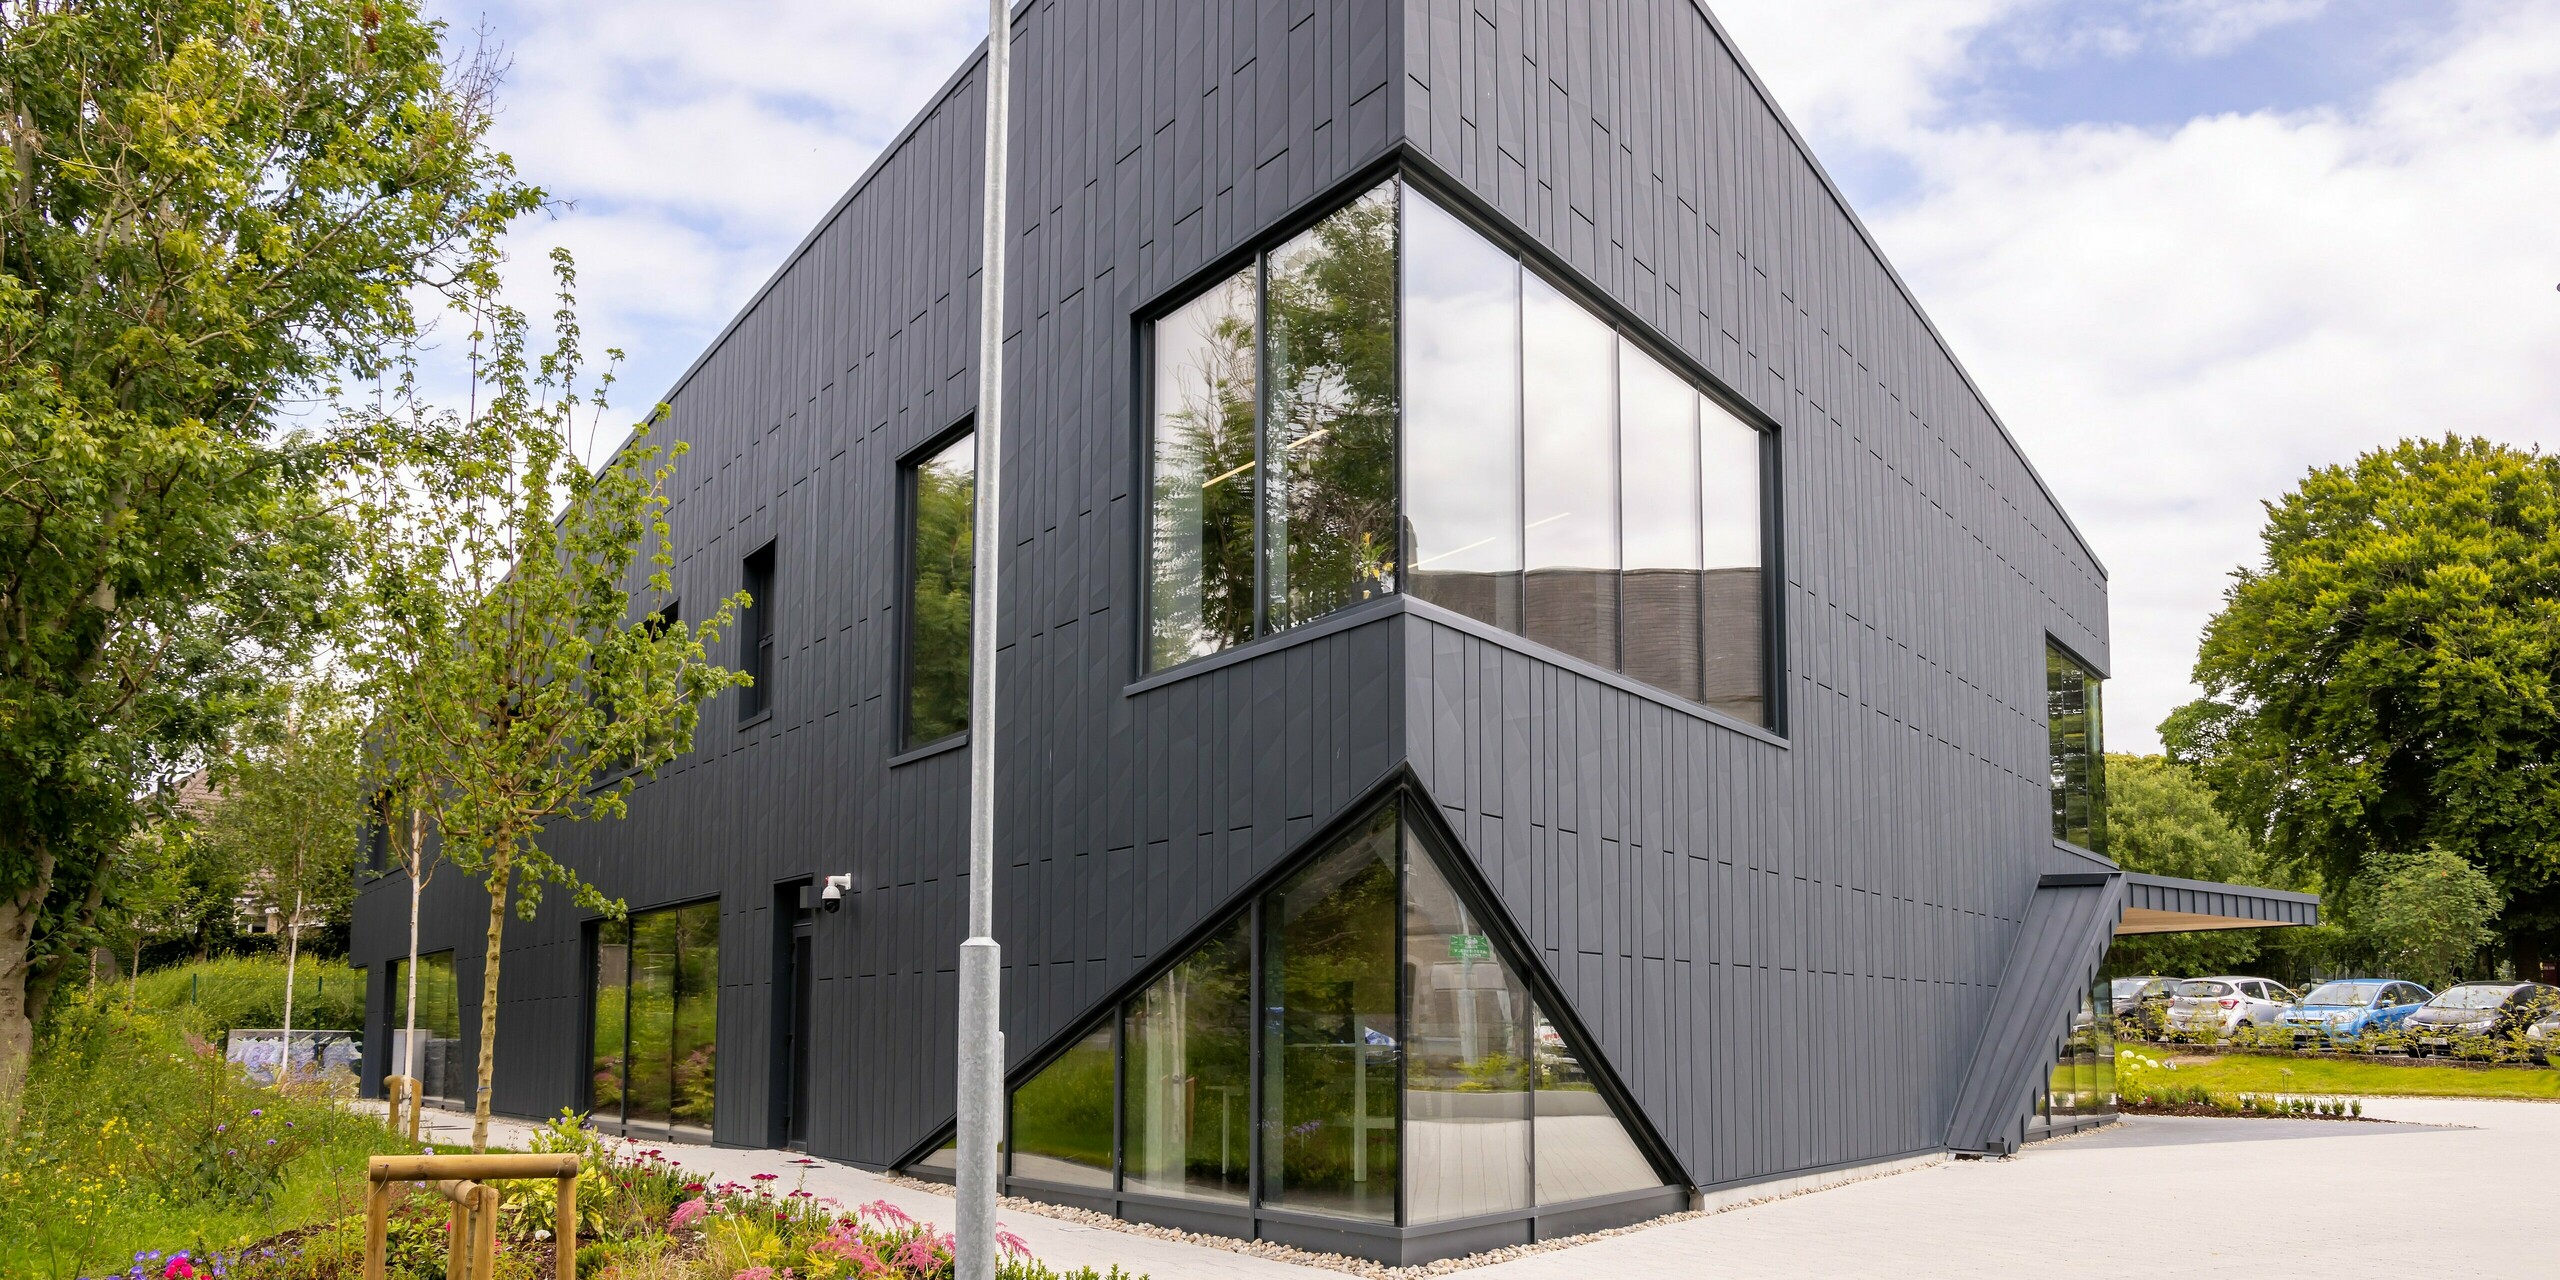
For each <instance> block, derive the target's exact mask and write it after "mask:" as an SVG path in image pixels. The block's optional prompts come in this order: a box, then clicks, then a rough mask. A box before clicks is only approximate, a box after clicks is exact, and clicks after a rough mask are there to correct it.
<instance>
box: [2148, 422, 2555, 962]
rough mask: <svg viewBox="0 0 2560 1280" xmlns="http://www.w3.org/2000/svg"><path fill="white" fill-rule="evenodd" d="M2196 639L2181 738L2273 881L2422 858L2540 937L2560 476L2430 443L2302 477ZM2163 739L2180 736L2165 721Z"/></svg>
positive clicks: (2547, 864)
mask: <svg viewBox="0 0 2560 1280" xmlns="http://www.w3.org/2000/svg"><path fill="white" fill-rule="evenodd" d="M2261 536H2262V538H2263V539H2264V542H2265V547H2266V555H2265V559H2264V560H2263V561H2262V562H2260V563H2259V564H2256V565H2253V566H2251V567H2249V568H2246V569H2244V570H2241V571H2240V572H2239V573H2237V574H2236V575H2234V581H2233V583H2232V585H2231V587H2230V588H2229V590H2228V591H2227V592H2226V593H2225V595H2224V605H2223V609H2222V612H2221V613H2220V614H2219V615H2217V616H2216V617H2215V618H2214V619H2213V621H2212V623H2211V624H2210V625H2209V626H2208V627H2207V629H2206V632H2205V637H2204V643H2203V647H2202V649H2201V651H2200V652H2199V654H2198V656H2197V658H2196V671H2195V674H2196V679H2197V681H2198V682H2199V683H2201V684H2202V685H2203V686H2204V688H2205V692H2206V695H2207V697H2208V699H2210V700H2211V701H2213V702H2217V703H2220V704H2222V709H2221V710H2215V709H2213V708H2204V709H2200V710H2198V711H2197V712H2195V713H2194V714H2192V715H2187V713H2181V714H2182V715H2184V716H2186V721H2185V723H2184V728H2185V729H2187V730H2190V731H2191V732H2190V733H2189V734H2188V735H2187V736H2189V737H2191V738H2192V739H2193V740H2194V742H2195V743H2196V744H2197V750H2198V754H2200V755H2202V754H2205V753H2210V758H2207V759H2205V760H2203V761H2201V763H2202V764H2203V766H2204V767H2205V768H2206V769H2207V771H2208V772H2211V773H2216V775H2217V776H2227V777H2228V778H2230V779H2231V780H2232V782H2233V784H2234V790H2235V792H2236V795H2237V798H2238V801H2239V805H2238V807H2239V808H2240V810H2241V811H2242V812H2243V813H2244V814H2246V813H2249V812H2252V811H2257V810H2263V812H2264V814H2265V818H2264V828H2263V829H2264V833H2265V837H2264V838H2265V841H2266V849H2267V852H2268V853H2269V855H2270V856H2272V857H2273V858H2275V859H2276V860H2277V861H2279V862H2282V863H2287V864H2294V865H2302V866H2312V867H2317V868H2318V869H2319V870H2320V872H2321V876H2322V879H2323V880H2325V881H2326V882H2327V883H2329V884H2333V885H2339V884H2346V883H2348V882H2349V881H2350V880H2352V879H2353V878H2354V877H2355V876H2356V875H2357V874H2358V873H2359V872H2362V871H2363V870H2364V869H2365V868H2366V867H2367V865H2368V864H2375V863H2376V860H2377V859H2380V858H2384V857H2386V856H2389V855H2403V854H2411V853H2415V852H2416V851H2418V850H2422V849H2425V848H2427V847H2428V846H2430V845H2435V846H2440V847H2441V848H2443V849H2445V850H2447V851H2450V852H2452V853H2454V854H2456V855H2458V856H2460V857H2462V858H2463V859H2465V860H2467V861H2469V862H2470V863H2471V864H2472V865H2473V866H2476V867H2478V868H2479V869H2480V870H2481V871H2482V872H2484V873H2486V874H2487V876H2488V877H2489V879H2490V880H2491V881H2492V882H2493V883H2494V884H2495V885H2496V886H2497V887H2498V888H2499V889H2500V890H2501V892H2502V893H2503V894H2504V896H2505V899H2506V902H2507V904H2508V905H2507V907H2506V912H2505V915H2504V917H2503V919H2502V920H2501V922H2500V923H2501V925H2502V932H2504V934H2505V935H2506V937H2507V940H2508V942H2509V943H2510V944H2511V945H2512V946H2513V947H2514V948H2515V950H2516V953H2517V955H2518V958H2519V959H2520V960H2529V959H2530V958H2531V957H2532V956H2534V955H2535V954H2538V953H2539V952H2540V951H2542V950H2544V949H2545V948H2547V947H2548V946H2549V945H2550V943H2551V942H2552V941H2553V940H2554V938H2555V937H2560V771H2555V770H2553V769H2552V768H2551V767H2550V762H2551V761H2552V760H2553V759H2554V758H2555V757H2560V680H2555V677H2556V676H2560V459H2554V458H2551V457H2548V456H2546V455H2543V454H2540V453H2537V452H2532V451H2528V450H2520V449H2515V448H2511V447H2508V446H2505V445H2499V444H2493V443H2491V442H2489V441H2486V440H2477V439H2472V440H2465V439H2458V438H2455V437H2451V436H2448V437H2446V438H2444V439H2441V440H2410V441H2404V442H2402V443H2400V444H2398V445H2394V446H2392V447H2390V448H2388V449H2381V450H2377V451H2375V452H2372V453H2368V454H2365V455H2364V456H2362V457H2359V458H2358V459H2356V461H2355V462H2354V463H2353V464H2351V465H2348V466H2339V467H2324V468H2321V469H2318V470H2315V471H2313V472H2312V473H2311V474H2309V475H2308V476H2305V477H2304V478H2303V480H2302V483H2301V485H2300V486H2299V487H2298V488H2297V489H2295V491H2294V492H2292V493H2289V494H2286V495H2285V496H2284V497H2283V498H2281V499H2279V500H2278V501H2276V502H2274V503H2271V504H2269V506H2268V508H2267V527H2266V530H2265V532H2264V533H2263V534H2262V535H2261ZM2173 723H2178V722H2177V721H2176V720H2175V719H2174V718H2173Z"/></svg>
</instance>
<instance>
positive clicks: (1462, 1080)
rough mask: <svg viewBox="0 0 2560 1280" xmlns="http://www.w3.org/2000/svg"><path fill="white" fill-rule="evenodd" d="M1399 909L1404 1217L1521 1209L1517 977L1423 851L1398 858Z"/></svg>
mask: <svg viewBox="0 0 2560 1280" xmlns="http://www.w3.org/2000/svg"><path fill="white" fill-rule="evenodd" d="M1405 840H1406V843H1407V844H1408V845H1411V844H1412V843H1413V840H1414V837H1412V836H1411V835H1407V836H1406V837H1405ZM1404 921H1405V923H1404V938H1405V945H1404V979H1405V997H1404V998H1405V1036H1404V1043H1405V1068H1404V1071H1405V1093H1404V1148H1405V1149H1404V1166H1405V1170H1406V1189H1405V1220H1406V1221H1407V1222H1439V1221H1444V1220H1447V1219H1450V1218H1473V1217H1478V1216H1480V1215H1483V1214H1488V1213H1503V1212H1508V1211H1512V1210H1518V1209H1526V1208H1528V1207H1529V1124H1530V1112H1529V1071H1530V1065H1531V1063H1532V1061H1533V1059H1532V1057H1531V1052H1532V1050H1531V1042H1530V1035H1531V1031H1530V1026H1531V1023H1532V1022H1533V1021H1534V1019H1535V1016H1536V1015H1535V1014H1534V1013H1533V1012H1532V1011H1531V1008H1530V1004H1529V989H1528V988H1527V987H1526V986H1524V985H1523V984H1522V983H1521V981H1520V979H1519V977H1518V976H1517V975H1516V974H1514V973H1513V972H1512V971H1511V966H1510V965H1508V964H1505V963H1504V962H1503V960H1502V957H1501V956H1500V955H1499V954H1497V953H1496V952H1495V950H1494V946H1493V936H1492V930H1491V929H1489V928H1487V927H1486V925H1485V923H1484V921H1483V920H1482V919H1480V918H1478V917H1477V915H1476V913H1475V912H1474V911H1472V910H1470V909H1469V908H1468V906H1467V905H1466V902H1465V901H1464V900H1463V899H1461V898H1460V897H1459V896H1458V893H1457V890H1456V889H1454V888H1453V887H1451V886H1450V884H1449V881H1448V878H1447V877H1445V876H1443V875H1441V874H1440V869H1439V868H1438V867H1437V866H1434V865H1433V864H1432V860H1431V859H1429V858H1427V857H1413V856H1408V857H1407V858H1406V861H1405V890H1404Z"/></svg>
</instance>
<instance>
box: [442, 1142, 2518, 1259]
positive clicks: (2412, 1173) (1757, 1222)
mask: <svg viewBox="0 0 2560 1280" xmlns="http://www.w3.org/2000/svg"><path fill="white" fill-rule="evenodd" d="M2365 1112H2366V1114H2367V1115H2368V1116H2374V1117H2379V1118H2380V1119H2381V1120H2382V1121H2386V1123H2372V1122H2368V1123H2350V1122H2341V1121H2326V1120H2242V1119H2228V1120H2226V1119H2190V1118H2184V1117H2171V1116H2129V1117H2126V1118H2125V1119H2124V1120H2123V1121H2121V1122H2119V1123H2117V1124H2115V1125H2111V1126H2109V1127H2107V1128H2105V1129H2101V1130H2097V1131H2095V1132H2092V1133H2086V1134H2082V1135H2079V1136H2077V1137H2071V1138H2064V1139H2061V1140H2058V1141H2055V1142H2050V1143H2038V1144H2034V1145H2031V1146H2029V1147H2028V1148H2027V1149H2026V1150H2025V1151H2024V1152H2023V1153H2021V1154H2020V1155H2018V1156H2016V1157H2014V1158H2012V1159H2008V1160H1997V1161H1945V1162H1941V1163H1938V1164H1934V1165H1930V1166H1927V1167H1923V1168H1919V1169H1915V1170H1911V1171H1909V1172H1905V1173H1899V1174H1895V1175H1892V1176H1890V1177H1882V1178H1875V1179H1871V1180H1868V1181H1864V1182H1856V1183H1851V1184H1849V1185H1846V1186H1841V1187H1835V1188H1833V1189H1831V1190H1826V1191H1818V1192H1814V1193H1811V1194H1808V1195H1802V1196H1797V1197H1795V1198H1792V1199H1786V1200H1777V1201H1771V1202H1768V1203H1764V1204H1756V1205H1750V1206H1747V1207H1744V1208H1738V1209H1733V1210H1729V1211H1727V1212H1724V1213H1718V1214H1713V1215H1710V1216H1706V1217H1701V1218H1692V1219H1688V1220H1685V1221H1680V1222H1673V1223H1669V1224H1666V1225H1663V1226H1658V1227H1652V1228H1647V1229H1643V1230H1638V1231H1634V1232H1631V1233H1628V1234H1626V1235H1621V1236H1614V1237H1609V1238H1605V1239H1600V1240H1595V1241H1592V1242H1590V1243H1587V1244H1582V1245H1578V1246H1574V1247H1570V1248H1565V1249H1559V1250H1556V1251H1553V1252H1548V1253H1541V1254H1534V1255H1531V1256H1528V1257H1524V1258H1518V1259H1514V1260H1512V1261H1510V1262H1505V1263H1500V1264H1497V1265H1494V1266H1489V1267H1481V1268H1476V1269H1471V1270H1468V1271H1466V1272H1465V1273H1464V1274H1465V1275H1467V1276H1468V1277H1469V1278H1470V1280H1568V1278H1570V1280H1588V1277H1592V1276H1607V1277H1611V1278H1612V1280H1650V1278H1652V1277H1666V1278H1668V1277H1695V1276H1714V1277H1757V1276H1769V1277H1779V1276H1784V1277H1802V1276H1822V1277H1864V1276H1877V1277H1927V1276H1948V1277H1954V1276H1965V1277H2018V1278H2019V1280H2025V1278H2026V1277H2048V1276H2053V1275H2057V1274H2059V1275H2082V1276H2106V1275H2142V1276H2222V1275H2230V1276H2244V1275H2245V1276H2254V1277H2269V1276H2295V1275H2308V1274H2312V1273H2314V1272H2317V1273H2319V1274H2321V1275H2324V1276H2390V1277H2395V1278H2398V1280H2405V1278H2406V1277H2410V1276H2425V1277H2429V1278H2430V1280H2437V1278H2442V1277H2470V1276H2480V1277H2499V1278H2500V1280H2506V1278H2510V1277H2560V1238H2555V1236H2554V1235H2553V1234H2552V1233H2551V1232H2550V1231H2549V1230H2548V1229H2547V1224H2545V1222H2544V1219H2545V1218H2547V1217H2548V1210H2547V1208H2545V1207H2544V1206H2545V1205H2546V1204H2547V1201H2548V1198H2549V1188H2550V1186H2551V1185H2552V1180H2553V1178H2554V1177H2555V1176H2560V1105H2555V1104H2550V1103H2536V1102H2490V1101H2472V1100H2459V1099H2432V1098H2381V1099H2368V1100H2367V1101H2366V1104H2365ZM430 1119H431V1120H432V1121H435V1122H437V1124H438V1127H439V1128H443V1127H446V1126H452V1127H453V1128H454V1129H455V1130H456V1131H457V1132H462V1133H467V1131H468V1126H469V1117H467V1116H454V1115H451V1114H449V1113H447V1114H436V1113H430ZM499 1128H500V1129H501V1131H502V1132H501V1133H500V1134H499V1135H498V1136H499V1140H500V1141H502V1142H503V1141H506V1140H507V1139H509V1138H513V1137H517V1136H519V1134H520V1132H521V1126H518V1125H514V1124H508V1123H504V1122H502V1123H501V1125H500V1126H499ZM447 1136H449V1135H447ZM667 1150H668V1153H669V1154H670V1155H674V1156H676V1157H678V1158H679V1159H681V1160H682V1161H683V1162H684V1164H685V1165H686V1166H687V1167H689V1168H694V1169H698V1170H701V1171H702V1172H704V1173H706V1174H711V1175H713V1176H716V1177H726V1178H738V1179H743V1178H746V1177H748V1176H749V1175H751V1174H755V1173H768V1172H769V1173H777V1174H780V1175H782V1176H784V1177H785V1178H787V1179H791V1180H793V1181H792V1182H786V1183H784V1184H782V1185H786V1186H788V1185H793V1182H797V1181H799V1180H801V1179H804V1178H805V1179H806V1184H807V1186H808V1187H809V1189H810V1190H812V1191H814V1192H817V1193H819V1194H824V1195H831V1196H835V1197H838V1198H839V1199H843V1200H845V1201H847V1202H848V1203H858V1202H861V1201H866V1200H871V1199H875V1198H882V1197H885V1198H887V1199H890V1200H892V1201H894V1202H896V1203H897V1204H899V1205H900V1206H901V1207H902V1208H904V1209H906V1210H907V1211H908V1212H910V1213H913V1214H915V1215H916V1216H918V1217H922V1218H929V1219H932V1220H934V1221H936V1222H940V1223H942V1224H944V1225H948V1223H949V1221H950V1216H951V1202H950V1201H949V1200H948V1199H945V1198H942V1197H940V1196H936V1195H933V1194H931V1193H928V1192H923V1191H919V1190H916V1189H915V1188H913V1187H911V1186H903V1185H894V1184H890V1183H887V1182H884V1181H883V1180H881V1179H880V1178H878V1177H875V1176H873V1175H871V1174H868V1173H864V1172H862V1171H860V1170H857V1169H850V1168H845V1167H843V1166H839V1165H835V1164H832V1163H823V1164H816V1165H814V1166H812V1165H799V1164H794V1163H792V1162H791V1157H790V1155H789V1153H787V1152H777V1151H743V1150H730V1149H714V1148H708V1147H670V1148H668V1149H667ZM1004 1218H1005V1221H1006V1223H1007V1225H1008V1226H1010V1227H1012V1228H1013V1229H1015V1230H1017V1231H1019V1232H1020V1233H1021V1234H1022V1235H1023V1236H1025V1237H1026V1238H1027V1239H1028V1240H1029V1241H1030V1243H1031V1245H1032V1247H1033V1249H1034V1250H1035V1251H1037V1252H1038V1254H1039V1255H1040V1256H1041V1257H1042V1258H1043V1259H1045V1260H1047V1261H1050V1262H1052V1263H1063V1264H1069V1265H1075V1264H1091V1265H1094V1266H1098V1267H1099V1266H1108V1265H1110V1264H1112V1263H1118V1264H1120V1265H1122V1266H1124V1267H1128V1268H1130V1269H1132V1270H1133V1271H1144V1272H1146V1273H1147V1274H1149V1275H1151V1276H1152V1277H1154V1280H1188V1278H1190V1277H1204V1276H1235V1277H1256V1276H1269V1277H1278V1276H1300V1277H1305V1276H1319V1275H1323V1274H1327V1273H1326V1272H1323V1271H1319V1270H1316V1269H1313V1268H1308V1267H1303V1266H1292V1265H1289V1264H1285V1263H1280V1262H1275V1261H1271V1260H1268V1259H1264V1258H1256V1257H1250V1256H1246V1255H1241V1254H1236V1253H1231V1252H1227V1251H1224V1250H1215V1249H1208V1248H1202V1247H1199V1246H1195V1245H1186V1244H1182V1243H1178V1242H1174V1241H1167V1240H1158V1239H1153V1238H1149V1237H1146V1236H1141V1235H1134V1234H1129V1233H1124V1232H1120V1231H1114V1230H1104V1229H1097V1228H1095V1227H1091V1226H1085V1225H1082V1224H1078V1223H1070V1222H1062V1221H1057V1220H1054V1219H1048V1218H1042V1217H1037V1216H1034V1215H1031V1214H1028V1213H1023V1212H1017V1211H1012V1210H1008V1211H1006V1212H1005V1214H1004ZM2448 1222H2450V1223H2452V1224H2454V1225H2453V1226H2451V1227H2447V1226H2445V1225H2444V1224H2446V1223H2448Z"/></svg>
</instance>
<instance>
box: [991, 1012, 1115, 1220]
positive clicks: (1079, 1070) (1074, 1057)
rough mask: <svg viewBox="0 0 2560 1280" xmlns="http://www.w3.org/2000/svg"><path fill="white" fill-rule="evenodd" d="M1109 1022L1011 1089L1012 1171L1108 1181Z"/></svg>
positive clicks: (1075, 1181) (1050, 1178)
mask: <svg viewBox="0 0 2560 1280" xmlns="http://www.w3.org/2000/svg"><path fill="white" fill-rule="evenodd" d="M1113 1069H1114V1059H1113V1055H1112V1046H1111V1026H1110V1024H1109V1023H1107V1022H1106V1023H1104V1024H1103V1025H1102V1026H1099V1027H1096V1028H1094V1029H1093V1030H1092V1031H1090V1032H1088V1033H1086V1035H1085V1036H1084V1037H1083V1038H1082V1039H1080V1040H1077V1041H1076V1042H1075V1043H1074V1044H1073V1045H1071V1046H1069V1047H1068V1049H1067V1051H1066V1052H1065V1053H1062V1054H1060V1055H1058V1057H1057V1058H1056V1059H1055V1060H1053V1061H1051V1062H1050V1063H1049V1065H1048V1066H1046V1067H1043V1068H1041V1069H1040V1074H1038V1075H1036V1076H1033V1077H1031V1079H1029V1080H1028V1081H1025V1082H1024V1083H1023V1085H1022V1087H1021V1088H1019V1089H1016V1090H1014V1091H1013V1140H1012V1143H1011V1151H1012V1165H1013V1176H1015V1177H1017V1178H1031V1179H1035V1180H1037V1181H1040V1182H1052V1183H1058V1184H1060V1185H1063V1186H1071V1187H1108V1186H1110V1185H1111V1095H1112V1081H1111V1077H1112V1071H1113Z"/></svg>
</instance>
